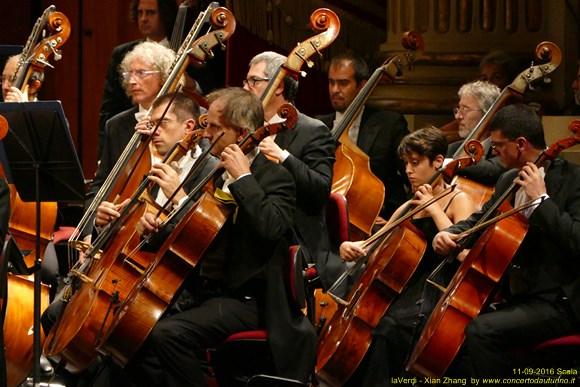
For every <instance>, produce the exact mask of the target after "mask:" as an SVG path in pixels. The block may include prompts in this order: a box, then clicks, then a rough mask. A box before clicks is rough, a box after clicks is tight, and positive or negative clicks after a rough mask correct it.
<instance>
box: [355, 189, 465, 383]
mask: <svg viewBox="0 0 580 387" xmlns="http://www.w3.org/2000/svg"><path fill="white" fill-rule="evenodd" d="M455 195H457V194H455ZM454 197H455V196H454ZM454 197H453V198H454ZM453 198H451V200H450V201H449V203H448V204H447V206H446V207H445V209H444V212H445V211H447V208H448V207H449V205H450V204H451V201H453ZM411 223H412V224H413V225H414V226H415V227H416V228H418V229H419V230H421V231H422V232H423V234H424V236H425V240H427V246H426V250H425V253H424V254H423V258H422V259H421V262H420V263H419V266H418V267H417V270H416V271H415V273H414V274H413V276H412V277H411V279H410V280H409V282H408V283H407V286H406V288H405V289H404V290H403V292H401V294H400V295H399V297H398V298H397V299H396V300H395V301H394V302H393V304H392V305H391V306H390V307H389V309H388V310H387V312H386V313H385V315H384V316H383V317H382V318H381V320H380V321H379V323H378V324H377V326H376V327H375V329H374V330H373V333H372V342H371V345H370V347H369V350H368V351H367V354H366V356H365V358H364V360H363V362H362V363H361V365H360V366H359V368H358V369H357V371H356V372H355V373H354V374H353V376H352V377H351V378H350V380H349V382H348V384H347V385H348V386H355V385H356V386H373V387H377V386H388V385H390V381H391V378H393V377H398V376H403V375H404V373H405V363H406V361H407V357H408V356H409V355H410V353H411V352H412V350H413V348H414V346H415V344H416V342H417V340H418V338H419V336H420V334H421V331H422V329H423V327H424V325H425V323H426V322H427V320H428V319H429V316H430V314H431V312H432V311H433V309H434V308H435V305H436V304H437V302H438V301H439V298H440V297H441V295H442V293H441V291H440V290H439V289H437V288H436V287H435V286H433V285H431V284H429V283H427V278H428V277H429V276H430V275H431V273H432V272H433V270H434V269H435V268H436V267H437V265H438V264H439V263H440V262H441V260H442V259H443V258H442V257H440V256H438V255H437V254H436V253H435V251H433V247H432V246H431V241H432V240H433V238H434V237H435V235H436V234H437V233H438V232H439V230H438V229H437V226H436V225H435V221H434V220H433V218H431V217H428V218H417V219H412V220H411ZM457 267H458V265H457V264H455V263H454V264H450V265H449V264H447V265H445V266H443V269H442V270H440V271H438V273H437V274H435V275H434V276H433V278H431V280H433V281H434V282H436V283H438V284H440V285H443V286H446V285H447V284H448V283H449V281H450V280H451V278H452V277H453V274H454V273H455V271H456V269H457Z"/></svg>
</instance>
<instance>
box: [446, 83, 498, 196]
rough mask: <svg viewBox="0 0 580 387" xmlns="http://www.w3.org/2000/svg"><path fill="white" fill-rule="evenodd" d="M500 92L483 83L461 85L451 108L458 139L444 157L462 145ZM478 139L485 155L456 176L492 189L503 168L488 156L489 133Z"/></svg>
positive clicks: (493, 158) (489, 84) (491, 154)
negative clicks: (456, 124) (457, 121)
mask: <svg viewBox="0 0 580 387" xmlns="http://www.w3.org/2000/svg"><path fill="white" fill-rule="evenodd" d="M500 92H501V91H500V89H499V88H498V87H497V86H496V85H493V84H491V83H489V82H486V81H474V82H470V83H466V84H465V85H463V86H461V88H460V89H459V92H458V93H457V94H458V96H459V104H458V106H457V107H455V108H454V109H453V116H454V117H455V119H456V120H459V136H460V137H461V140H458V141H455V142H453V143H451V144H449V149H448V150H447V157H448V158H450V157H453V155H454V154H455V153H456V152H457V150H458V149H459V147H461V146H462V145H463V142H464V140H463V139H465V138H467V137H468V136H469V134H470V133H471V132H472V131H473V129H475V128H476V126H477V124H478V123H479V121H481V119H482V118H483V116H484V114H485V113H486V112H487V111H488V110H489V109H490V107H491V106H492V105H493V103H494V102H495V100H496V99H497V98H498V97H499V94H500ZM480 140H481V141H482V143H483V149H484V152H485V153H484V155H485V156H484V157H483V158H482V159H481V160H480V161H479V162H478V163H477V164H476V165H473V166H470V167H467V168H463V169H461V170H459V171H458V172H457V175H458V176H460V177H465V178H467V179H469V180H473V181H475V182H477V183H481V184H484V185H488V186H493V185H495V183H496V182H497V179H498V178H499V177H500V176H501V174H502V173H504V172H505V168H504V167H503V166H502V165H501V163H500V162H499V159H497V157H495V156H494V155H493V153H492V147H491V142H490V141H491V140H490V138H489V133H484V134H483V136H481V138H480Z"/></svg>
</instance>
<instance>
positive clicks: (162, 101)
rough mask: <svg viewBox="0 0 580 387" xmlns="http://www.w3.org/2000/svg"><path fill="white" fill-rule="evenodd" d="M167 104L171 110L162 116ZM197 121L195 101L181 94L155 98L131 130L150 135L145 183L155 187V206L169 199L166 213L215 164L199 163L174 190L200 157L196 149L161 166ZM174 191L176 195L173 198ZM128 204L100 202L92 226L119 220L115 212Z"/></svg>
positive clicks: (210, 160)
mask: <svg viewBox="0 0 580 387" xmlns="http://www.w3.org/2000/svg"><path fill="white" fill-rule="evenodd" d="M169 103H171V106H170V107H169V109H168V110H167V112H166V113H165V116H163V113H164V112H165V109H167V106H168V105H169ZM198 117H199V105H198V104H197V102H196V101H194V100H193V99H191V98H189V97H188V96H187V95H185V94H183V93H170V94H164V95H162V96H160V97H158V98H156V99H155V101H153V104H152V105H151V112H150V115H149V116H148V117H146V118H145V119H143V120H142V121H140V122H139V123H138V124H137V125H136V126H135V130H137V131H138V132H139V133H141V134H144V135H147V136H150V135H153V138H152V140H151V144H152V145H153V147H154V151H153V152H152V154H151V158H152V163H151V164H152V168H151V172H150V176H149V177H148V179H149V180H150V181H151V182H152V183H154V184H155V185H154V186H153V188H152V189H151V194H152V196H153V199H154V200H155V202H156V203H157V204H158V205H159V206H164V205H165V203H166V202H167V200H168V198H170V197H172V199H171V205H169V206H168V207H167V209H168V210H171V209H172V208H174V207H177V206H178V205H179V204H180V202H181V201H182V200H183V199H185V197H186V195H187V192H189V191H191V189H192V188H194V187H195V186H196V185H197V184H198V183H199V182H200V181H201V179H202V178H203V177H204V176H206V175H207V174H208V173H209V172H210V171H211V170H212V169H213V167H215V165H216V164H217V159H216V158H214V157H212V156H209V157H207V158H205V159H204V160H201V161H200V162H201V163H203V164H202V166H201V167H200V169H199V172H198V173H197V174H196V175H194V176H192V178H191V179H190V181H189V182H188V183H187V184H186V186H184V187H182V188H180V189H179V190H177V188H178V187H179V185H180V184H181V182H182V181H183V180H184V179H185V178H186V176H187V175H188V173H189V171H190V170H191V168H192V167H193V166H194V164H195V163H196V162H197V160H198V159H199V157H200V156H201V154H202V149H201V147H200V145H199V144H196V145H195V147H194V149H190V150H188V151H187V153H186V154H185V156H184V157H182V158H181V159H180V160H179V161H178V162H173V163H162V162H161V161H162V158H163V157H165V156H166V155H167V153H168V152H169V151H170V150H171V149H172V148H173V146H174V145H175V144H176V143H178V142H179V141H181V140H183V138H184V137H185V136H187V135H189V134H191V133H192V132H193V131H194V129H195V128H196V125H197V123H196V121H197V119H198ZM156 125H159V127H158V129H157V130H156V131H155V132H154V133H153V128H154V127H155V126H156ZM174 191H177V193H176V194H174ZM186 191H187V192H186ZM129 201H130V199H125V201H124V202H122V203H119V204H113V203H111V202H108V201H103V202H102V203H101V204H100V205H99V207H98V209H97V214H96V216H95V224H96V225H97V226H99V227H103V226H106V225H107V224H109V223H110V222H111V221H113V220H115V219H116V218H118V217H119V216H121V214H120V212H119V211H120V210H121V209H122V208H123V207H124V206H126V205H127V204H128V203H129Z"/></svg>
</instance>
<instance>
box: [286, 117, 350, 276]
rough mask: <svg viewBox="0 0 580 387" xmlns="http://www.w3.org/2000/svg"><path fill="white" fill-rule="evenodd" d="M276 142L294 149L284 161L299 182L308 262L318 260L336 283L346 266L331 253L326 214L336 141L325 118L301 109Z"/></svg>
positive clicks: (297, 220)
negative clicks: (287, 129)
mask: <svg viewBox="0 0 580 387" xmlns="http://www.w3.org/2000/svg"><path fill="white" fill-rule="evenodd" d="M275 142H276V143H277V144H278V145H279V146H280V148H282V149H286V150H287V151H288V152H289V153H290V156H288V158H287V159H286V160H284V162H283V163H282V165H283V166H284V167H285V168H286V169H287V170H288V171H290V174H291V175H292V176H293V177H294V181H295V182H296V206H297V208H296V215H295V217H294V229H295V232H296V234H297V238H298V240H299V241H300V242H301V244H302V245H303V249H302V252H303V253H304V254H305V257H306V260H307V261H308V262H312V263H316V265H317V269H318V274H319V276H320V278H321V280H322V282H323V284H324V285H325V287H326V286H329V285H332V283H334V281H335V280H336V279H337V278H338V276H339V275H340V274H341V273H342V272H343V271H344V268H345V267H344V263H343V262H342V260H340V259H339V258H338V257H337V256H335V255H334V256H330V255H329V254H330V253H329V251H330V241H329V236H328V231H327V226H326V216H325V214H326V202H327V201H328V197H329V196H330V189H331V187H332V174H333V165H334V161H335V144H334V141H333V140H332V136H331V134H330V131H329V130H328V128H327V127H326V126H325V125H324V124H323V123H322V122H320V121H319V120H316V119H314V118H311V117H308V116H306V115H304V114H302V113H300V114H299V116H298V119H297V121H296V124H295V125H294V127H293V128H292V129H291V130H289V131H286V132H283V133H279V134H278V135H276V140H275ZM304 247H305V248H306V249H305V248H304Z"/></svg>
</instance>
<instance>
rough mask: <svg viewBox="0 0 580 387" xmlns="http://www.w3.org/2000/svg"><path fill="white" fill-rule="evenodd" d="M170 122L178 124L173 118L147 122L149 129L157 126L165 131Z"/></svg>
mask: <svg viewBox="0 0 580 387" xmlns="http://www.w3.org/2000/svg"><path fill="white" fill-rule="evenodd" d="M170 122H177V120H173V119H171V118H164V119H162V120H161V121H149V122H147V129H149V130H152V129H154V128H155V127H156V126H159V127H160V128H162V129H165V128H166V127H167V125H169V123H170Z"/></svg>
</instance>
